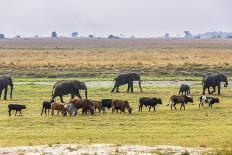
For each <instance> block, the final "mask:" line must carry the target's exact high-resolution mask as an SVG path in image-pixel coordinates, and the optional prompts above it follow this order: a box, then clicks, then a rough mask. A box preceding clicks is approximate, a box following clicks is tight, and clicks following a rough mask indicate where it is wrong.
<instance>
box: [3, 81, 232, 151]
mask: <svg viewBox="0 0 232 155" xmlns="http://www.w3.org/2000/svg"><path fill="white" fill-rule="evenodd" d="M110 89H111V88H108V87H103V88H90V89H89V97H90V98H92V99H98V100H100V99H102V98H115V99H116V98H117V99H125V100H128V101H129V102H130V104H131V105H132V107H133V113H132V114H131V115H129V114H128V113H125V114H111V112H110V111H108V112H107V114H96V115H95V116H82V115H80V114H78V116H77V117H75V118H72V117H62V116H58V117H57V116H55V117H51V116H42V117H41V116H40V112H41V103H42V101H43V100H48V99H49V98H50V93H51V86H46V85H36V84H33V85H32V84H27V85H18V86H15V90H14V95H13V98H14V99H13V100H12V101H10V100H7V101H3V100H1V104H0V124H1V125H0V132H1V134H0V146H18V145H38V144H63V143H77V144H89V143H112V144H133V145H134V144H136V145H149V146H152V145H158V144H163V145H181V146H193V147H201V146H202V147H214V148H223V147H224V146H231V144H232V135H231V131H232V123H231V122H232V115H231V112H232V104H231V100H232V96H231V95H230V94H231V92H232V88H230V87H229V88H227V89H224V88H223V89H222V96H219V98H220V100H221V103H220V104H216V105H214V107H213V109H203V108H202V109H199V108H198V98H199V95H200V93H201V88H200V86H194V87H193V89H192V94H193V96H194V104H188V105H187V106H186V110H185V111H179V110H177V111H171V110H170V107H167V106H166V104H167V103H168V101H169V97H170V96H171V95H173V94H176V93H177V92H178V88H177V87H145V88H144V92H141V93H140V92H139V90H138V88H136V89H135V93H133V94H131V93H126V92H124V91H123V90H126V87H122V88H121V90H122V92H121V93H119V94H116V93H110ZM142 96H151V97H152V96H155V97H162V99H163V105H162V106H159V107H158V108H157V112H153V111H152V112H148V109H147V108H144V109H143V112H137V110H138V99H139V98H140V97H142ZM68 99H69V96H66V97H65V100H66V101H68ZM8 103H21V104H26V105H27V110H25V111H23V114H24V116H16V117H15V116H12V117H8V114H7V104H8Z"/></svg>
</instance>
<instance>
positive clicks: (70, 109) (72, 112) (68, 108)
mask: <svg viewBox="0 0 232 155" xmlns="http://www.w3.org/2000/svg"><path fill="white" fill-rule="evenodd" d="M64 107H65V109H66V111H67V113H68V114H69V115H70V116H73V117H74V116H76V115H77V108H76V107H75V105H74V104H72V103H68V104H65V105H64Z"/></svg>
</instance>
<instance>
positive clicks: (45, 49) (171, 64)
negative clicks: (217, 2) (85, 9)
mask: <svg viewBox="0 0 232 155" xmlns="http://www.w3.org/2000/svg"><path fill="white" fill-rule="evenodd" d="M231 53H232V41H231V40H182V39H179V40H174V39H173V40H171V39H170V40H162V39H134V40H133V39H132V40H131V39H119V40H107V39H92V40H91V39H89V40H88V39H6V40H0V55H1V57H0V74H2V75H6V74H8V75H12V76H14V77H18V78H25V77H33V78H45V77H47V78H67V77H69V78H70V77H74V78H76V77H78V78H87V77H88V78H92V79H106V78H108V79H112V77H114V76H115V74H117V73H119V72H123V71H136V72H139V73H141V74H142V75H143V76H144V77H146V79H152V80H157V79H161V80H162V79H164V80H165V79H169V80H170V79H174V80H176V79H191V80H195V79H198V78H199V77H201V76H202V75H203V74H205V73H207V72H224V73H227V74H229V75H231V71H232V63H231V62H232V54H231Z"/></svg>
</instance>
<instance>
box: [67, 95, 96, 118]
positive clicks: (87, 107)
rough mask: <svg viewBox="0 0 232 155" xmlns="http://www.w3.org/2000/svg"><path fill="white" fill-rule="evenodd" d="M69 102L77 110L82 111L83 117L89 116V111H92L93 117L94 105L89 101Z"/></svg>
mask: <svg viewBox="0 0 232 155" xmlns="http://www.w3.org/2000/svg"><path fill="white" fill-rule="evenodd" d="M69 102H70V103H72V104H74V105H75V107H76V108H77V109H82V115H83V114H84V113H85V114H87V111H90V113H91V114H92V115H93V114H94V105H93V103H92V102H91V101H90V100H88V99H70V101H69Z"/></svg>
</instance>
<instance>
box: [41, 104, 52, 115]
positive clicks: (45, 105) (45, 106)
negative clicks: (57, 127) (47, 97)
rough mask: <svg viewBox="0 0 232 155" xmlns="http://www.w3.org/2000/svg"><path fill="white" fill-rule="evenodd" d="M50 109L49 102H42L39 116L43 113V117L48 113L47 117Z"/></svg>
mask: <svg viewBox="0 0 232 155" xmlns="http://www.w3.org/2000/svg"><path fill="white" fill-rule="evenodd" d="M50 109H51V101H44V102H43V107H42V112H41V116H42V115H43V113H45V115H47V111H48V115H49V110H50Z"/></svg>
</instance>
